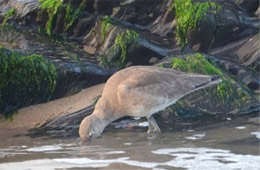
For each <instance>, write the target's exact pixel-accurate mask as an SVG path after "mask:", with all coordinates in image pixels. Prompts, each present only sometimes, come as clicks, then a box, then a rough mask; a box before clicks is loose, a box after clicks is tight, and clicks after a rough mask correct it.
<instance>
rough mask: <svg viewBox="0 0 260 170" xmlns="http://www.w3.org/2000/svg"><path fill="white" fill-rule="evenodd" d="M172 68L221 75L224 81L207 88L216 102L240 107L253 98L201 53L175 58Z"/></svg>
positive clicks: (209, 96) (208, 93)
mask: <svg viewBox="0 0 260 170" xmlns="http://www.w3.org/2000/svg"><path fill="white" fill-rule="evenodd" d="M172 68H173V69H178V70H181V71H184V72H189V73H200V74H206V75H220V76H221V78H222V82H221V83H220V84H218V85H217V88H215V89H209V90H206V91H207V95H208V98H211V99H213V98H215V99H214V100H216V103H221V104H227V105H228V104H229V105H230V107H231V106H232V107H234V106H235V107H240V106H241V105H243V104H242V103H244V102H246V101H249V100H250V98H251V97H250V94H248V93H247V92H246V90H243V89H241V87H239V86H238V85H237V83H236V81H235V80H234V79H233V78H232V77H230V76H228V75H227V74H224V73H223V72H222V71H221V70H220V69H219V68H217V67H216V66H214V65H213V64H211V63H210V62H209V61H208V60H207V59H206V58H205V57H204V56H203V55H201V54H199V53H197V54H194V55H191V56H187V57H186V59H179V58H175V59H173V61H172Z"/></svg>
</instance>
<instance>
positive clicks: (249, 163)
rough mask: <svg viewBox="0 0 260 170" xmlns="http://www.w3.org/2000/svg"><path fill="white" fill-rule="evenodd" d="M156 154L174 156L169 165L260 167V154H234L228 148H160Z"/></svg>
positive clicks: (196, 169)
mask: <svg viewBox="0 0 260 170" xmlns="http://www.w3.org/2000/svg"><path fill="white" fill-rule="evenodd" d="M152 153H154V154H162V155H171V156H173V157H174V159H172V160H171V161H169V162H166V163H165V164H167V165H168V166H172V167H180V168H187V169H189V170H198V169H260V164H259V162H260V156H254V155H241V154H234V153H231V152H230V151H228V150H222V149H210V148H176V149H172V148H169V149H158V150H155V151H152Z"/></svg>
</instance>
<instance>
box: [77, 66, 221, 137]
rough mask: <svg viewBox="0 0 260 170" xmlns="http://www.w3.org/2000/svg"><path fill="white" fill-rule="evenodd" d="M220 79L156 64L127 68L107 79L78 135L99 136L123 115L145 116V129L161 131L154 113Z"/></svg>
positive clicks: (81, 124)
mask: <svg viewBox="0 0 260 170" xmlns="http://www.w3.org/2000/svg"><path fill="white" fill-rule="evenodd" d="M219 82H221V79H220V78H219V76H210V75H201V74H192V73H184V72H180V71H177V70H173V69H167V68H159V67H155V66H132V67H128V68H126V69H123V70H121V71H118V72H116V73H115V74H114V75H112V76H111V77H110V78H109V79H108V81H107V82H106V84H105V86H104V89H103V92H102V95H101V97H100V99H99V100H98V102H97V104H96V106H95V109H94V112H93V113H92V114H91V115H89V116H87V117H85V118H84V119H83V120H82V121H81V123H80V127H79V136H80V138H81V139H82V141H85V140H87V139H89V138H91V137H92V136H100V135H101V134H102V132H103V130H104V128H105V127H106V126H107V125H109V124H110V123H111V122H113V121H115V120H117V119H119V118H121V117H124V116H138V117H146V118H147V120H148V124H149V127H148V131H147V132H148V133H153V132H160V128H159V126H158V125H157V123H156V121H155V119H154V118H153V114H155V113H157V112H159V111H161V110H163V109H165V108H166V107H168V106H170V105H172V104H174V103H176V102H177V101H178V100H179V99H181V98H182V97H184V96H186V95H187V94H190V93H192V92H194V91H197V90H199V89H202V88H206V87H209V86H212V85H214V84H218V83H219Z"/></svg>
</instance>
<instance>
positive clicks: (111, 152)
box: [106, 151, 125, 155]
mask: <svg viewBox="0 0 260 170" xmlns="http://www.w3.org/2000/svg"><path fill="white" fill-rule="evenodd" d="M124 153H125V151H110V152H106V155H113V154H124Z"/></svg>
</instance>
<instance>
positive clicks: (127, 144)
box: [124, 142, 132, 146]
mask: <svg viewBox="0 0 260 170" xmlns="http://www.w3.org/2000/svg"><path fill="white" fill-rule="evenodd" d="M124 145H126V146H129V145H132V143H130V142H129V143H124Z"/></svg>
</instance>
